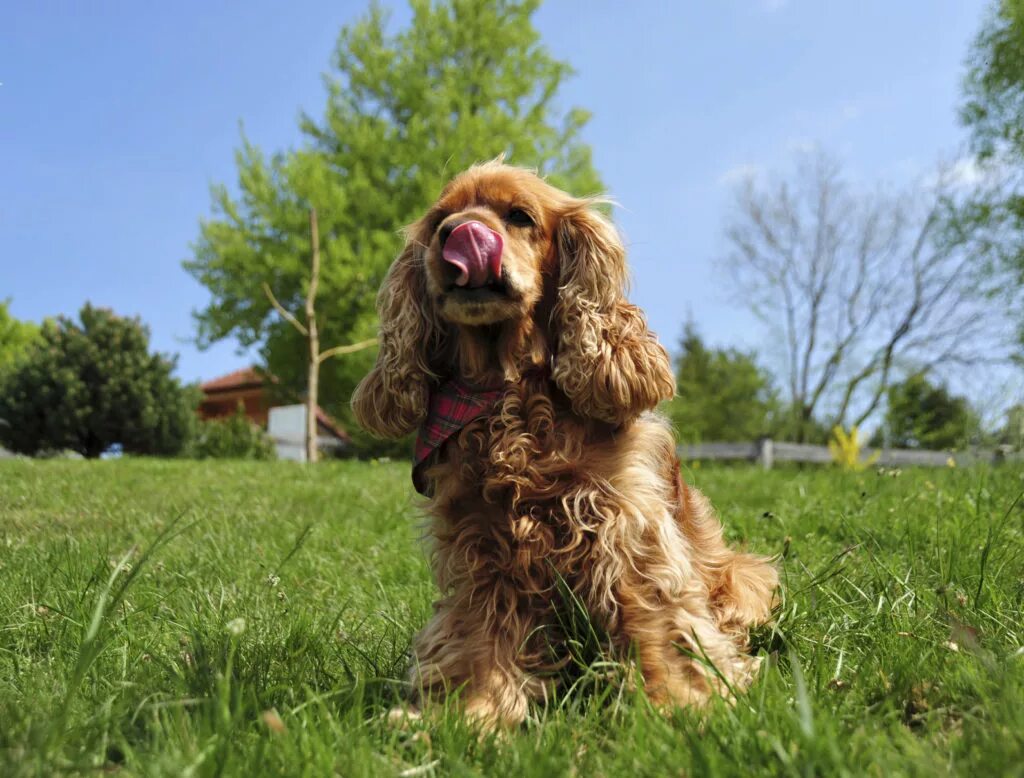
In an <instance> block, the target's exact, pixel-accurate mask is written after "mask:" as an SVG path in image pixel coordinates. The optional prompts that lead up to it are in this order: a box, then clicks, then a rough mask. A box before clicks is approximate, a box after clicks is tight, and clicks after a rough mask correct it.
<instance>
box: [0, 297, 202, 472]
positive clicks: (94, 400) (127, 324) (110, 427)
mask: <svg viewBox="0 0 1024 778" xmlns="http://www.w3.org/2000/svg"><path fill="white" fill-rule="evenodd" d="M79 319H80V323H76V322H74V321H72V320H71V319H68V318H66V317H63V316H62V317H59V318H58V319H57V320H56V321H48V322H46V323H45V324H44V325H43V328H42V331H41V333H40V340H39V345H38V347H37V348H34V349H32V350H31V351H30V352H29V353H28V355H27V356H26V357H25V358H24V359H22V360H19V362H18V363H17V364H16V365H15V367H14V368H13V369H11V370H10V371H8V372H7V373H6V374H5V375H4V376H3V377H2V378H0V419H2V420H3V421H4V423H3V424H0V442H2V443H3V445H5V446H7V447H8V448H10V449H11V450H12V451H16V452H19V453H22V454H30V455H34V454H38V453H40V452H46V451H53V450H61V449H70V450H72V451H77V452H78V453H79V454H81V455H82V456H85V457H98V456H99V455H100V454H102V453H103V452H104V451H106V450H107V449H109V448H110V447H111V446H114V445H115V444H118V445H120V446H121V448H122V450H123V451H125V452H126V453H131V454H159V455H173V454H177V453H179V452H180V451H181V450H182V448H183V446H184V445H185V443H186V441H187V440H188V438H189V436H190V434H191V432H192V430H193V428H194V426H195V420H196V415H195V407H196V405H197V403H198V395H197V393H196V392H195V391H194V390H190V389H186V388H183V387H182V386H181V384H180V383H179V382H178V381H177V379H175V378H174V377H173V376H172V375H171V373H172V371H173V370H174V364H175V361H174V359H172V358H169V357H166V356H164V355H162V354H150V353H149V331H148V329H147V328H146V327H144V326H143V325H142V324H141V323H140V322H139V320H138V319H127V318H122V317H120V316H117V315H115V314H114V313H113V312H112V311H109V310H106V309H103V308H94V307H92V306H91V305H89V304H88V303H86V305H85V307H84V308H82V310H81V312H80V313H79Z"/></svg>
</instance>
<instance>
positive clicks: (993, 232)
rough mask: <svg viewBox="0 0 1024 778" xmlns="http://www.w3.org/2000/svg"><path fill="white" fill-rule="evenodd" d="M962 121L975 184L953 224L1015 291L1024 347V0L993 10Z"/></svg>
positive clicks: (978, 47) (969, 79)
mask: <svg viewBox="0 0 1024 778" xmlns="http://www.w3.org/2000/svg"><path fill="white" fill-rule="evenodd" d="M960 118H961V121H962V122H963V123H964V125H965V126H966V127H967V128H968V130H969V131H970V133H971V135H970V140H971V148H972V151H973V152H974V153H975V155H976V156H975V160H974V165H975V166H976V171H975V175H974V176H973V177H974V178H975V179H976V186H975V187H974V189H973V191H972V192H970V193H969V194H967V195H966V196H964V197H962V198H960V199H958V200H956V201H954V202H953V206H954V207H953V209H952V214H951V217H952V218H951V219H950V227H951V229H952V230H953V231H955V232H956V233H958V234H960V235H963V236H967V237H969V238H970V239H971V241H972V243H973V245H974V250H975V253H976V254H977V256H978V257H980V258H984V259H985V260H987V262H986V266H985V268H984V270H986V271H987V272H988V273H989V274H990V275H991V276H993V277H995V278H997V279H998V281H999V282H1000V284H1002V285H1003V286H1002V288H1003V289H1007V290H1011V291H1010V294H1009V295H1008V297H1009V300H1010V301H1011V303H1012V304H1013V305H1014V307H1015V308H1016V310H1017V316H1018V324H1019V327H1020V329H1019V339H1020V342H1021V344H1022V345H1024V314H1022V313H1021V311H1024V305H1021V303H1022V297H1024V296H1022V295H1021V291H1022V290H1024V0H996V1H995V2H994V3H993V4H992V6H991V7H990V10H989V12H988V14H987V16H986V19H985V21H984V23H983V25H982V28H981V30H980V32H979V33H978V35H977V37H976V38H975V39H974V42H973V44H972V46H971V50H970V53H969V55H968V60H967V76H966V78H965V80H964V102H963V104H962V105H961V109H960Z"/></svg>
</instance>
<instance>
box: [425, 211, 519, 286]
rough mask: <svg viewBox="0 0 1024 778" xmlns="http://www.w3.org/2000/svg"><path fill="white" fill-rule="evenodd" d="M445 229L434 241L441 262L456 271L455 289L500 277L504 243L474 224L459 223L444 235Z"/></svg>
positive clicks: (489, 230)
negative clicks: (441, 258)
mask: <svg viewBox="0 0 1024 778" xmlns="http://www.w3.org/2000/svg"><path fill="white" fill-rule="evenodd" d="M447 227H448V225H445V226H444V227H442V228H441V231H440V232H439V233H438V238H439V240H440V241H441V245H442V246H443V249H442V250H441V256H442V257H443V258H444V261H445V262H447V263H448V264H449V265H452V266H454V267H455V268H456V269H457V270H458V271H459V275H458V277H457V278H456V279H455V285H456V286H466V287H470V288H475V287H480V286H486V285H487V284H488V283H490V282H491V281H497V280H498V279H499V278H501V250H502V248H503V247H504V241H503V240H502V237H501V235H500V234H499V233H497V232H495V231H494V230H492V229H491V228H490V227H488V226H487V225H486V224H484V223H482V222H478V221H468V222H462V224H457V225H455V226H454V227H452V228H451V229H450V230H448V233H447V234H445V229H446V228H447Z"/></svg>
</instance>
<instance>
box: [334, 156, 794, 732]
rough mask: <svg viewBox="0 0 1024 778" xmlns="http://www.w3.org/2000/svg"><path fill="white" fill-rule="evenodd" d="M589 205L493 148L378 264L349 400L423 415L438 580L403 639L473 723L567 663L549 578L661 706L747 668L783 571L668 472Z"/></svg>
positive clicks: (634, 319) (390, 416)
mask: <svg viewBox="0 0 1024 778" xmlns="http://www.w3.org/2000/svg"><path fill="white" fill-rule="evenodd" d="M598 203H599V201H597V200H594V199H579V198H575V197H571V196H569V195H568V194H566V193H564V192H562V191H560V190H558V189H555V188H554V187H552V186H550V185H549V184H547V183H546V182H545V181H543V180H542V179H541V178H539V177H538V176H537V175H535V174H534V173H532V172H530V171H527V170H523V169H519V168H515V167H510V166H507V165H504V164H502V163H501V162H490V163H487V164H483V165H478V166H475V167H473V168H470V169H469V170H468V171H466V172H464V173H462V174H461V175H459V176H458V177H456V178H455V179H454V180H453V181H451V182H450V183H449V184H448V185H447V186H446V187H445V188H444V190H443V191H442V193H441V196H440V198H439V199H438V200H437V202H436V203H435V204H434V205H433V207H431V208H430V210H429V211H428V212H427V213H426V215H424V216H423V217H422V218H421V219H420V220H419V221H417V222H416V223H415V224H413V225H412V226H411V227H409V229H408V233H407V244H406V246H405V248H404V250H403V251H402V253H401V255H400V256H399V257H398V258H397V259H396V260H395V262H394V264H393V265H392V266H391V269H390V271H389V272H388V275H387V278H386V280H385V281H384V284H383V286H382V288H381V290H380V295H379V298H378V310H379V313H380V343H381V347H380V353H379V356H378V358H377V363H376V366H375V367H374V368H373V370H372V372H370V373H369V374H368V375H367V376H366V377H365V378H364V379H363V381H362V383H361V384H360V385H359V387H358V389H357V390H356V393H355V395H354V396H353V400H352V404H353V409H354V411H355V414H356V417H357V419H358V421H359V423H360V424H361V425H362V426H364V427H365V428H366V429H367V430H369V431H370V432H372V433H375V434H378V435H380V436H384V437H399V436H403V435H406V434H408V433H410V432H411V431H413V430H416V429H417V428H419V429H420V437H419V441H418V442H417V451H416V466H415V468H414V480H415V482H416V484H417V488H418V489H419V490H420V491H422V492H423V493H424V494H426V495H427V496H428V498H429V502H428V506H427V509H428V512H429V514H430V516H431V518H432V527H431V535H432V539H433V541H434V549H433V557H432V561H433V569H434V574H435V576H436V579H437V584H438V587H439V588H440V590H441V598H440V599H439V600H438V601H437V603H436V604H435V609H434V611H435V612H434V615H433V617H432V618H431V620H430V622H429V623H428V624H427V626H426V627H425V628H424V629H423V630H422V631H421V632H420V633H419V634H418V635H417V637H416V639H415V642H414V654H415V656H414V664H413V669H412V678H411V680H412V687H413V689H414V694H415V695H416V700H415V702H416V703H417V704H420V705H422V704H424V703H427V702H428V701H430V700H432V699H437V698H439V697H442V696H443V695H445V694H448V693H451V692H454V691H455V690H460V689H461V697H460V699H461V702H462V704H463V706H464V710H465V711H466V713H467V715H469V716H471V717H473V718H476V719H478V720H480V721H482V722H483V723H485V724H489V725H495V724H515V723H518V722H521V721H522V720H523V719H524V717H525V715H526V713H527V706H528V701H529V700H530V699H531V698H536V697H541V696H543V695H544V693H545V690H546V689H547V688H548V684H549V683H550V679H551V677H552V674H551V672H550V671H551V668H552V667H557V666H558V665H559V663H560V661H564V659H565V656H564V650H563V652H562V654H563V655H562V656H559V637H562V638H564V635H561V636H560V635H559V620H558V619H557V618H556V613H555V609H556V608H557V607H559V591H563V590H564V589H565V587H569V588H571V590H572V592H573V593H574V595H575V596H576V598H578V601H580V602H582V603H584V604H585V605H586V608H587V610H588V612H589V614H590V616H591V618H592V619H593V620H595V621H596V622H597V623H598V624H600V626H601V627H603V629H604V631H605V632H606V634H607V635H609V636H610V638H611V640H612V641H613V642H614V644H615V646H616V648H617V649H618V650H620V651H621V652H622V653H623V655H628V654H629V652H631V651H634V652H635V654H634V656H635V658H636V659H637V660H638V661H639V664H640V669H641V671H642V675H643V683H644V688H645V690H646V692H647V694H648V695H649V696H650V697H651V698H652V699H653V700H654V701H655V702H657V703H658V704H660V705H665V706H669V705H690V704H699V703H702V702H704V701H706V700H708V699H709V698H710V697H711V696H712V695H713V694H722V695H723V696H729V695H730V694H731V691H730V690H731V689H732V690H735V689H741V688H744V687H745V686H746V685H748V684H749V683H750V681H751V679H752V677H753V675H754V673H755V672H756V670H757V666H758V663H759V661H760V660H758V659H756V658H755V657H752V656H750V655H749V653H748V651H747V641H748V629H749V627H751V626H752V625H755V624H758V623H761V622H763V621H765V620H766V619H768V617H769V615H770V611H771V608H772V602H773V597H774V591H775V589H776V586H777V583H778V578H777V574H776V571H775V569H774V567H773V566H772V565H771V564H770V563H769V561H768V560H767V559H765V558H764V557H760V556H754V555H751V554H746V553H738V552H736V551H733V550H732V549H730V548H729V547H728V546H727V545H726V544H725V542H724V541H723V538H722V527H721V525H720V523H719V521H718V519H717V518H716V516H715V514H714V512H713V511H712V509H711V507H710V505H709V504H708V501H707V500H706V499H705V497H704V496H703V495H702V494H701V493H700V492H698V491H697V490H695V489H693V488H691V487H688V486H686V485H685V484H684V483H683V481H682V479H681V477H680V470H679V462H678V460H677V458H676V453H675V445H674V441H673V435H672V431H671V429H670V427H669V426H668V424H667V423H666V421H665V420H664V419H663V418H662V417H660V416H658V415H657V414H656V413H654V412H652V410H653V409H654V407H655V406H656V405H657V404H658V403H659V402H661V401H662V400H667V399H669V398H670V397H672V395H673V392H674V390H675V384H674V380H673V375H672V371H671V367H670V363H669V358H668V354H667V353H666V352H665V349H664V348H663V347H662V346H661V345H660V344H659V343H658V340H657V338H656V337H655V335H654V334H653V333H652V332H651V331H650V330H649V329H648V328H647V324H646V321H645V319H644V316H643V314H642V313H641V311H640V310H639V309H638V308H637V307H636V306H634V305H632V304H630V303H629V302H628V301H627V300H626V298H625V285H626V274H627V268H626V257H625V249H624V248H623V245H622V242H621V240H620V239H619V237H618V235H617V233H616V231H615V229H614V227H613V226H612V225H611V224H610V223H609V222H608V220H607V219H605V218H604V217H603V216H602V215H600V214H599V213H598V212H597V211H596V210H595V208H594V206H595V205H596V204H598ZM552 654H554V655H552Z"/></svg>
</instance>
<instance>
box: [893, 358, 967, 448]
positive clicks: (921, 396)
mask: <svg viewBox="0 0 1024 778" xmlns="http://www.w3.org/2000/svg"><path fill="white" fill-rule="evenodd" d="M886 394H887V399H888V402H887V406H886V410H885V421H884V424H883V431H884V440H885V442H886V443H887V444H888V445H889V446H892V447H894V448H924V449H952V448H959V447H962V446H965V445H967V444H968V443H970V441H971V439H972V438H973V437H975V436H977V435H978V434H979V433H980V431H981V421H980V419H979V418H978V414H977V413H975V412H974V410H973V409H972V408H971V405H970V403H969V402H968V401H967V398H966V397H958V396H954V395H952V394H950V392H949V390H948V389H947V388H946V387H945V386H943V385H937V384H933V383H931V382H930V381H929V380H928V378H927V376H925V375H924V374H921V373H916V374H914V375H911V376H909V377H907V378H906V379H904V380H903V381H901V382H899V383H895V384H892V385H891V386H890V387H889V388H888V390H887V392H886Z"/></svg>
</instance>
